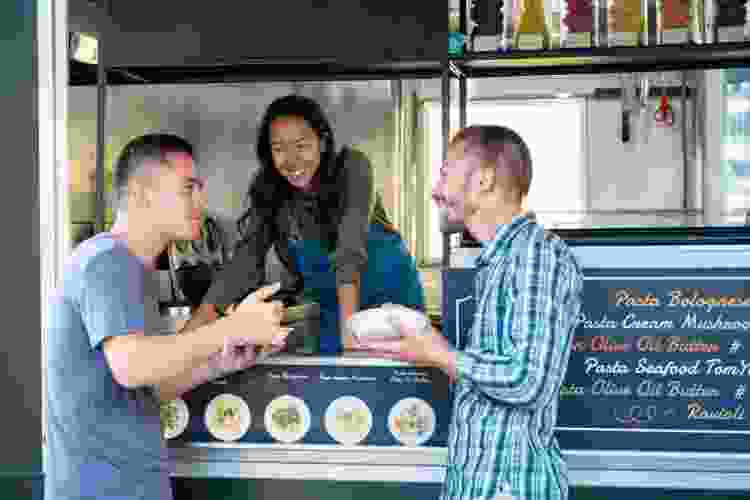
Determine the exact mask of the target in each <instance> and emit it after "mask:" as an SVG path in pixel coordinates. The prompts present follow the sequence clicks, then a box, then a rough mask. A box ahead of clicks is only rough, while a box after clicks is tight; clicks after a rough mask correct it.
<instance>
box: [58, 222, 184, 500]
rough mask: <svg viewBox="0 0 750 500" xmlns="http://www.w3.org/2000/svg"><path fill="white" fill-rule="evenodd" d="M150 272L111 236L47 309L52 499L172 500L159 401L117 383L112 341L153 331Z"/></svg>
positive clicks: (84, 258)
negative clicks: (107, 344)
mask: <svg viewBox="0 0 750 500" xmlns="http://www.w3.org/2000/svg"><path fill="white" fill-rule="evenodd" d="M152 274H153V273H147V272H146V269H145V268H144V266H143V265H142V263H141V262H140V260H138V259H137V258H136V257H134V256H133V255H132V254H131V253H130V252H129V251H128V249H127V247H126V245H125V244H124V242H122V241H120V240H117V239H116V238H114V237H112V236H111V235H109V234H107V233H103V234H100V235H97V236H95V237H94V238H92V239H90V240H87V241H85V242H84V243H82V244H81V245H79V246H78V247H77V248H76V250H75V252H74V254H73V256H72V257H71V259H70V261H69V262H68V264H67V267H66V270H65V273H64V274H63V276H64V277H63V280H62V283H61V284H60V286H59V288H58V291H57V293H56V295H55V296H54V298H53V299H52V301H51V303H50V304H49V308H50V309H49V311H50V323H49V330H48V339H47V394H46V397H47V405H48V419H47V447H48V455H47V457H48V462H47V463H46V477H45V488H44V490H45V491H44V493H45V498H46V499H47V500H73V499H107V500H125V499H127V500H135V499H148V500H167V499H171V498H172V491H171V486H170V481H169V468H168V467H169V466H168V461H167V452H166V447H165V446H164V441H163V438H162V434H161V429H160V422H159V400H158V397H157V395H156V393H155V391H154V390H153V389H152V388H148V387H143V388H138V389H127V388H125V387H123V386H121V385H120V384H118V383H117V382H116V381H115V380H114V379H113V377H112V372H111V371H110V369H109V365H108V364H107V361H106V359H105V356H104V352H103V350H102V342H103V340H104V339H106V338H107V337H114V336H117V335H126V334H128V333H130V332H133V331H138V330H140V331H145V332H146V333H147V334H157V333H159V332H158V329H153V328H149V323H150V321H151V320H150V318H157V317H158V307H157V303H156V302H155V301H154V300H152V299H151V298H149V297H147V295H150V293H149V285H150V283H151V278H152Z"/></svg>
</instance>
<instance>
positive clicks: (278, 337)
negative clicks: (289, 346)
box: [223, 283, 291, 356]
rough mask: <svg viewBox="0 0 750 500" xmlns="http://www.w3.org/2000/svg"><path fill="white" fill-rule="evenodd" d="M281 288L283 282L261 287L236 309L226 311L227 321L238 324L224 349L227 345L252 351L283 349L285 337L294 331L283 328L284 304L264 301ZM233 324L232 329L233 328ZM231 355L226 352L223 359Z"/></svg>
mask: <svg viewBox="0 0 750 500" xmlns="http://www.w3.org/2000/svg"><path fill="white" fill-rule="evenodd" d="M280 287H281V284H280V283H276V284H275V285H271V286H267V287H263V288H260V289H258V290H256V291H255V293H252V294H250V295H248V296H247V297H246V298H245V299H244V300H243V301H242V302H241V303H240V304H238V305H237V306H236V307H230V308H229V309H227V317H226V318H225V319H224V321H231V322H232V323H233V324H234V325H236V331H233V332H232V333H231V334H230V335H229V336H227V337H226V338H225V339H224V350H223V351H226V348H227V346H228V345H233V346H246V347H247V348H249V349H252V348H253V346H255V345H260V346H274V347H279V346H282V347H283V346H284V344H285V343H286V338H287V336H288V335H289V333H290V332H291V330H290V329H288V328H282V327H281V319H282V317H283V312H284V305H283V304H282V303H281V302H278V301H274V302H265V300H266V299H268V298H269V297H271V296H272V295H273V294H274V293H276V292H277V291H278V290H279V288H280ZM234 325H233V326H234ZM227 355H228V354H227V353H226V352H224V356H227Z"/></svg>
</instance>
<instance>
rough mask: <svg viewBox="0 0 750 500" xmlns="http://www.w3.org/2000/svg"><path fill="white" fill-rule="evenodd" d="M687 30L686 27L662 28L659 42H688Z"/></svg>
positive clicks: (669, 43)
mask: <svg viewBox="0 0 750 500" xmlns="http://www.w3.org/2000/svg"><path fill="white" fill-rule="evenodd" d="M688 40H689V32H688V29H687V28H679V29H673V30H664V31H663V32H662V36H661V43H663V44H665V45H671V44H684V43H688Z"/></svg>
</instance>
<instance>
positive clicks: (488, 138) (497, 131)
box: [450, 125, 531, 200]
mask: <svg viewBox="0 0 750 500" xmlns="http://www.w3.org/2000/svg"><path fill="white" fill-rule="evenodd" d="M461 142H463V143H464V145H465V150H466V151H467V152H472V153H475V154H478V155H479V157H480V158H481V160H482V163H484V164H486V165H492V166H494V167H495V168H496V169H498V170H499V171H500V173H501V174H502V175H503V176H505V177H507V178H509V179H511V180H512V182H511V187H512V188H515V191H517V193H516V194H518V196H519V200H520V199H523V198H524V197H526V196H527V195H528V194H529V188H530V187H531V153H530V152H529V148H528V146H527V145H526V143H525V142H524V141H523V139H521V136H519V135H518V134H517V133H516V132H514V131H513V130H511V129H509V128H507V127H502V126H499V125H471V126H469V127H465V128H463V129H461V130H459V131H458V132H457V133H456V135H455V136H453V138H452V139H451V142H450V145H451V146H455V145H456V144H459V143H461ZM501 158H502V160H503V161H501Z"/></svg>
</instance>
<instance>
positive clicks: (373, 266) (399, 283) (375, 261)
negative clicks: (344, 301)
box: [289, 224, 425, 354]
mask: <svg viewBox="0 0 750 500" xmlns="http://www.w3.org/2000/svg"><path fill="white" fill-rule="evenodd" d="M289 253H290V255H291V257H292V258H293V259H294V261H295V264H296V266H297V269H298V270H299V272H300V273H301V274H302V277H303V279H304V285H305V294H306V295H307V296H309V297H313V298H314V299H315V300H316V301H317V302H319V304H320V336H319V350H320V352H321V353H322V354H336V353H339V352H341V347H342V346H341V336H340V331H341V328H340V326H339V305H338V295H337V287H336V272H335V271H334V268H333V266H332V265H331V262H330V259H329V257H328V255H327V252H326V251H325V250H324V247H323V245H321V242H319V241H313V240H290V241H289ZM385 303H392V304H401V305H403V306H407V307H410V308H413V309H417V310H419V311H423V312H424V310H425V304H424V290H423V288H422V282H421V281H420V279H419V274H418V272H417V266H416V262H415V261H414V258H413V257H412V256H411V255H410V254H409V251H408V249H407V248H406V245H405V243H404V240H403V239H402V238H401V235H399V234H398V233H394V232H391V231H387V230H386V229H385V228H384V227H383V226H382V225H380V224H371V225H370V231H369V236H368V239H367V268H366V270H365V272H364V273H362V275H361V276H360V289H359V304H360V309H368V308H372V307H377V306H380V305H383V304H385Z"/></svg>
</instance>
